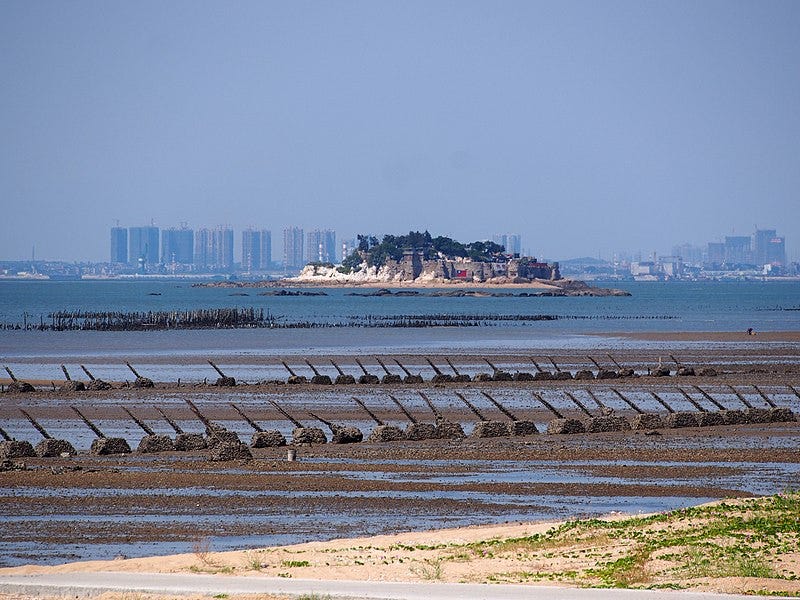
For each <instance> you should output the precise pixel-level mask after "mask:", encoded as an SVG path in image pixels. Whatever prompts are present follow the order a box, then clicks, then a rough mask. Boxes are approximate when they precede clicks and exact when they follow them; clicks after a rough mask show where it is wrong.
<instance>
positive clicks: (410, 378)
mask: <svg viewBox="0 0 800 600" xmlns="http://www.w3.org/2000/svg"><path fill="white" fill-rule="evenodd" d="M423 381H424V380H423V379H422V375H406V376H405V377H403V383H422V382H423Z"/></svg>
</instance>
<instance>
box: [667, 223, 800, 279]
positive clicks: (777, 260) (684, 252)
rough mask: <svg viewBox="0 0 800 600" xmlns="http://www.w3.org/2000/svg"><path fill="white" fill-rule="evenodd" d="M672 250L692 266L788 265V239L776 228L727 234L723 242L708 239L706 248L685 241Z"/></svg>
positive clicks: (722, 267)
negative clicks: (750, 232)
mask: <svg viewBox="0 0 800 600" xmlns="http://www.w3.org/2000/svg"><path fill="white" fill-rule="evenodd" d="M672 253H673V254H674V255H675V256H679V257H681V259H682V261H683V262H684V263H686V264H690V265H698V266H702V267H703V268H705V269H706V270H731V269H741V268H748V267H749V268H755V269H757V270H764V269H766V270H767V271H773V270H780V269H783V268H785V267H786V266H787V261H786V238H785V237H783V236H779V235H778V233H777V230H775V229H757V230H756V231H755V233H754V234H753V235H731V236H725V239H724V241H721V242H708V244H707V245H706V246H705V247H702V246H692V245H690V244H684V245H682V246H676V247H675V248H673V250H672Z"/></svg>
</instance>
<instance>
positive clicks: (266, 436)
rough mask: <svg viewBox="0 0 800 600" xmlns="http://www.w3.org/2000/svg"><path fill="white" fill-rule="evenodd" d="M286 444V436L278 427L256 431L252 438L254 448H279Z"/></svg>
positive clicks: (251, 443) (251, 442)
mask: <svg viewBox="0 0 800 600" xmlns="http://www.w3.org/2000/svg"><path fill="white" fill-rule="evenodd" d="M285 445H286V438H285V437H283V434H282V433H281V432H280V431H278V430H277V429H268V430H267V431H256V432H255V433H254V434H253V437H252V439H251V440H250V446H251V447H253V448H277V447H280V446H285Z"/></svg>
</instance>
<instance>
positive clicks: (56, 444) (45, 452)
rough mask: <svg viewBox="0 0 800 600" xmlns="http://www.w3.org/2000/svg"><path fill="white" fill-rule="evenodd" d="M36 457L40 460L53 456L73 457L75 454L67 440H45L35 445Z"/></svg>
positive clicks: (73, 448)
mask: <svg viewBox="0 0 800 600" xmlns="http://www.w3.org/2000/svg"><path fill="white" fill-rule="evenodd" d="M34 451H35V452H36V456H40V457H42V458H52V457H54V456H61V455H62V454H69V455H70V456H75V455H76V454H77V452H76V451H75V447H74V446H73V445H72V444H70V443H69V442H68V441H67V440H56V439H52V438H50V439H45V440H42V441H40V442H39V443H38V444H36V447H35V448H34Z"/></svg>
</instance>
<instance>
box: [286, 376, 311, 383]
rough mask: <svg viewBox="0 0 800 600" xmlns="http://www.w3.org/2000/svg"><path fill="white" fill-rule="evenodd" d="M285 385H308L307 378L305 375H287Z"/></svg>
mask: <svg viewBox="0 0 800 600" xmlns="http://www.w3.org/2000/svg"><path fill="white" fill-rule="evenodd" d="M286 383H291V384H293V385H300V384H301V383H308V378H307V377H306V376H305V375H289V379H287V380H286Z"/></svg>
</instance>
